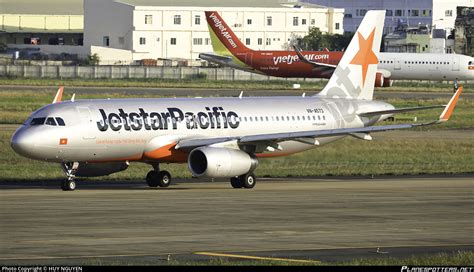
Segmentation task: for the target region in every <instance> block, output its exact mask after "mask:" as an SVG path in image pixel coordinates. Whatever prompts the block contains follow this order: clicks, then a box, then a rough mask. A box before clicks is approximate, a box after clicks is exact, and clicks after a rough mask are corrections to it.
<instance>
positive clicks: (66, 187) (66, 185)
mask: <svg viewBox="0 0 474 272" xmlns="http://www.w3.org/2000/svg"><path fill="white" fill-rule="evenodd" d="M61 189H62V190H63V191H74V190H76V182H75V181H74V180H65V181H63V182H61Z"/></svg>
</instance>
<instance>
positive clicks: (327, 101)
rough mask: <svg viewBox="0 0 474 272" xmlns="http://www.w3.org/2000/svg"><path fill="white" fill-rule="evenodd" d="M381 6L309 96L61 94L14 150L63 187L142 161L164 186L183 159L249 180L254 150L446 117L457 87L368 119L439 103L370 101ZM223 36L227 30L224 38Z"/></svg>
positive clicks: (19, 136)
mask: <svg viewBox="0 0 474 272" xmlns="http://www.w3.org/2000/svg"><path fill="white" fill-rule="evenodd" d="M384 14H385V11H369V12H367V15H366V16H365V18H364V19H363V21H362V23H361V24H360V27H359V29H358V30H357V34H356V35H355V36H354V38H353V39H352V41H351V43H350V45H349V47H348V50H347V51H346V53H345V54H344V56H343V58H342V60H341V61H340V62H339V65H338V67H337V68H336V70H335V71H334V74H333V76H332V77H331V78H330V80H329V82H328V84H327V86H326V87H325V88H324V89H323V90H322V91H321V92H320V93H319V94H317V95H315V96H312V97H305V96H298V97H229V98H171V99H110V100H105V99H104V100H97V99H94V100H76V101H74V100H73V99H71V100H72V101H63V102H59V101H60V100H61V98H60V97H61V95H62V89H60V90H59V91H58V94H57V95H56V98H55V99H54V101H53V104H50V105H47V106H44V107H42V108H40V109H39V110H37V111H36V112H34V113H33V114H32V115H31V116H30V117H29V118H28V120H26V122H25V123H24V124H23V125H22V126H21V127H20V128H19V129H18V130H17V131H16V132H15V134H14V135H13V137H12V140H11V146H12V148H13V149H14V150H15V151H16V152H17V153H19V154H21V155H23V156H26V157H29V158H32V159H37V160H44V161H48V162H54V163H59V164H61V165H62V167H63V169H64V172H65V174H66V175H67V180H65V181H64V182H63V183H62V189H63V190H74V189H75V188H76V183H75V181H74V178H75V177H87V176H102V175H108V174H111V173H114V172H118V171H122V170H125V169H126V168H127V167H128V165H129V163H130V162H143V163H147V164H149V165H151V166H152V167H153V170H151V171H150V172H149V173H148V174H147V176H146V181H147V183H148V185H149V186H151V187H157V186H161V187H166V186H168V185H169V184H170V181H171V176H170V173H168V172H167V171H160V168H159V165H160V163H186V162H187V164H188V168H189V170H190V171H191V173H192V174H193V176H196V177H228V178H230V183H231V185H232V186H233V187H234V188H242V187H244V188H253V187H254V186H255V184H256V179H255V176H254V174H253V171H254V170H255V168H256V167H257V165H258V159H259V158H264V157H275V156H285V155H290V154H293V153H296V152H300V151H304V150H308V149H311V148H315V147H317V146H320V145H323V144H327V143H330V142H332V141H335V140H338V139H341V138H343V137H344V136H347V135H351V136H354V137H357V138H360V139H364V140H370V139H371V136H370V135H369V134H370V133H371V132H377V131H386V130H393V129H403V128H411V127H416V126H424V125H432V124H437V123H440V122H444V121H447V120H448V119H449V117H450V115H451V113H452V111H453V109H454V106H455V104H456V101H457V100H458V97H459V95H460V93H461V90H462V88H461V87H460V88H459V90H458V91H457V92H456V93H455V94H454V96H453V97H452V99H451V100H450V102H449V103H448V104H447V106H445V108H444V111H443V112H442V114H441V116H440V117H439V120H436V121H433V122H430V123H417V124H400V125H384V126H373V125H374V124H375V123H376V122H378V121H382V120H384V119H386V118H388V117H390V116H392V115H393V114H395V113H399V112H406V111H412V110H419V109H426V108H435V107H444V106H430V107H421V108H420V107H418V108H402V109H395V108H394V107H393V106H392V105H390V104H387V103H384V102H379V101H373V100H372V97H373V90H374V81H375V74H376V71H377V64H378V59H377V53H378V50H379V47H380V42H381V35H382V29H383V22H384V17H385V16H384ZM229 39H232V37H229Z"/></svg>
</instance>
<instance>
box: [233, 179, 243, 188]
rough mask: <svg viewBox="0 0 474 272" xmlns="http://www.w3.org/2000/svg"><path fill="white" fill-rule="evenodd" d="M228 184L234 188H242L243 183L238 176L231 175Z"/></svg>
mask: <svg viewBox="0 0 474 272" xmlns="http://www.w3.org/2000/svg"><path fill="white" fill-rule="evenodd" d="M230 185H232V187H234V188H242V187H243V186H244V185H243V184H242V181H241V180H240V178H238V177H232V178H230Z"/></svg>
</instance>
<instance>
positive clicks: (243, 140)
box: [175, 87, 462, 149]
mask: <svg viewBox="0 0 474 272" xmlns="http://www.w3.org/2000/svg"><path fill="white" fill-rule="evenodd" d="M461 92H462V87H459V89H458V90H457V91H456V93H455V94H454V95H453V97H452V98H451V100H450V101H449V103H448V104H447V105H446V106H445V108H444V110H443V112H442V113H441V115H440V116H439V119H438V120H436V121H432V122H427V123H414V124H399V125H387V126H370V127H360V128H337V129H325V130H312V131H299V132H288V133H269V134H258V135H246V136H239V137H237V136H236V137H219V138H201V139H183V140H181V141H179V142H178V144H177V145H176V147H175V148H176V149H192V148H196V147H200V146H207V145H213V144H218V143H223V142H228V141H235V140H236V141H237V143H239V144H259V143H262V142H273V143H278V142H282V141H288V140H300V141H301V140H303V141H305V139H306V140H308V139H311V138H317V137H330V136H342V135H351V134H357V133H363V134H368V133H371V132H380V131H387V130H395V129H405V128H413V127H419V126H428V125H434V124H439V123H443V122H446V121H448V120H449V118H450V117H451V114H452V112H453V110H454V107H455V105H456V103H457V101H458V98H459V96H460V95H461ZM433 107H439V106H433ZM421 108H426V107H421ZM409 109H410V110H411V108H409ZM401 110H406V108H405V109H401ZM380 112H381V113H380ZM380 112H379V113H378V114H385V112H387V113H388V112H389V111H380ZM392 112H393V110H392Z"/></svg>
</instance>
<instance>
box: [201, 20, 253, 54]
mask: <svg viewBox="0 0 474 272" xmlns="http://www.w3.org/2000/svg"><path fill="white" fill-rule="evenodd" d="M205 14H206V20H207V25H208V27H209V34H210V36H211V42H212V47H213V49H214V52H216V53H218V54H223V55H228V53H229V52H230V53H232V54H233V55H235V54H238V53H245V52H250V51H252V50H250V49H249V48H248V47H246V46H245V45H244V44H243V43H242V42H241V41H240V40H239V38H238V37H237V36H236V35H235V33H234V32H233V31H232V30H231V29H230V27H229V26H228V25H227V24H226V22H225V21H224V20H223V19H222V17H221V16H220V15H219V13H217V11H206V12H205Z"/></svg>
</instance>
